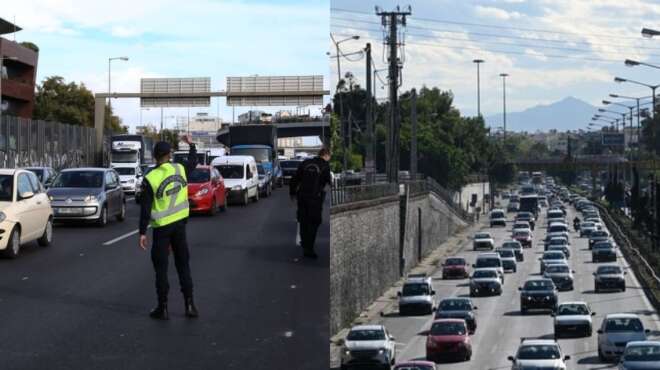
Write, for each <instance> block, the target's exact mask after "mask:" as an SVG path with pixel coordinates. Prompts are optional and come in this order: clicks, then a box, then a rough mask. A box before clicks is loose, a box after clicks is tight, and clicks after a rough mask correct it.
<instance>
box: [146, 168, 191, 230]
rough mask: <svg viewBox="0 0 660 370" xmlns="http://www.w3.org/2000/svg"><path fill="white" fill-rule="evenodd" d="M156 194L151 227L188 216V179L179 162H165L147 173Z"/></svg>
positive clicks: (152, 207) (167, 223) (161, 225)
mask: <svg viewBox="0 0 660 370" xmlns="http://www.w3.org/2000/svg"><path fill="white" fill-rule="evenodd" d="M146 179H147V181H149V185H150V186H151V190H152V191H153V194H154V201H153V203H152V204H151V222H150V223H151V227H153V228H157V227H163V226H165V225H169V224H171V223H173V222H176V221H179V220H182V219H184V218H186V217H188V214H189V213H190V209H189V206H188V180H187V179H186V171H185V170H184V168H183V166H182V165H181V164H179V163H164V164H162V165H160V166H158V167H156V168H154V169H152V170H151V171H149V173H148V174H147V175H146Z"/></svg>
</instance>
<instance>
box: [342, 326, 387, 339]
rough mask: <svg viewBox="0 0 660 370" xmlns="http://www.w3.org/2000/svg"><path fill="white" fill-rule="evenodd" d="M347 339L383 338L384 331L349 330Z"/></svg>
mask: <svg viewBox="0 0 660 370" xmlns="http://www.w3.org/2000/svg"><path fill="white" fill-rule="evenodd" d="M346 339H347V340H355V341H361V340H384V339H385V332H384V331H383V330H380V329H364V330H351V331H350V333H348V336H346Z"/></svg>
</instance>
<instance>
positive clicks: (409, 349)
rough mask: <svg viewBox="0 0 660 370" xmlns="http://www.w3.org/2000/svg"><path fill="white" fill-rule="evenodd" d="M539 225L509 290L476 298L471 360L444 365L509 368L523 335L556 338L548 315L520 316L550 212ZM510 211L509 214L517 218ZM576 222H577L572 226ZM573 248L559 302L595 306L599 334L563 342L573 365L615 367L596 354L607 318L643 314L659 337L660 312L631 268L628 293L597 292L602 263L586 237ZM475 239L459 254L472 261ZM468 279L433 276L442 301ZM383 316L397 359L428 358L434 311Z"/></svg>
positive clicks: (509, 277)
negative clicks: (571, 283) (569, 286)
mask: <svg viewBox="0 0 660 370" xmlns="http://www.w3.org/2000/svg"><path fill="white" fill-rule="evenodd" d="M567 209H570V210H569V212H568V215H567V220H572V219H573V218H574V217H575V213H574V209H573V208H572V207H570V206H569V207H567ZM542 214H543V216H542V217H541V218H540V221H539V222H537V225H542V226H539V227H537V228H536V230H535V231H534V247H533V248H531V249H525V252H524V254H525V261H524V262H522V263H519V264H518V272H517V273H507V274H506V277H505V281H504V292H503V294H502V295H501V296H499V297H497V296H494V297H483V298H473V302H474V304H475V305H476V306H477V307H478V310H477V311H476V316H477V325H478V326H477V331H476V333H475V334H474V335H473V336H472V338H471V339H472V350H473V355H472V359H471V360H470V361H469V362H459V363H447V364H440V365H439V368H440V369H452V370H454V369H456V370H460V369H480V370H481V369H509V368H510V367H511V362H510V361H508V360H507V356H509V355H515V352H516V350H517V348H518V345H519V343H520V338H521V337H538V338H549V339H551V338H553V321H552V317H551V316H550V315H549V314H548V313H538V314H537V313H531V314H529V315H525V316H523V315H521V314H520V298H519V297H520V295H519V294H520V293H519V291H518V287H519V286H521V285H522V284H523V282H524V281H525V280H526V279H527V278H528V277H530V276H538V275H539V261H538V257H539V256H540V254H541V253H542V250H543V247H542V244H541V243H540V241H541V239H542V238H544V237H545V212H542ZM513 216H514V215H513V214H511V213H510V214H509V218H510V219H512V218H513ZM571 226H572V225H571ZM484 230H489V231H491V233H492V235H493V236H494V239H495V241H496V245H497V246H499V245H501V242H502V241H503V240H505V239H508V238H509V236H510V233H511V225H510V224H509V225H508V226H507V227H506V228H502V227H499V228H493V229H490V228H484ZM571 238H572V239H571V241H572V251H571V258H570V264H571V266H572V268H573V269H574V270H575V271H576V274H574V277H575V289H574V290H573V291H568V292H560V293H559V302H565V301H574V300H583V301H586V302H588V303H589V304H590V305H591V308H592V310H593V311H595V312H596V313H597V314H596V316H595V317H593V326H594V334H593V335H592V337H591V338H575V339H560V340H559V344H560V346H561V348H562V350H563V351H564V353H565V354H567V355H570V356H571V360H569V362H568V368H569V369H615V368H616V366H615V365H614V364H606V363H601V362H600V361H599V360H598V355H597V334H596V329H598V327H599V326H600V324H601V321H602V319H603V317H604V316H605V315H606V314H608V313H616V312H629V313H636V314H638V315H639V316H640V317H641V319H642V321H643V322H644V325H645V327H646V328H648V329H650V330H651V334H650V338H656V339H657V338H659V337H660V320H659V319H658V314H657V312H655V311H654V310H653V308H652V307H651V305H650V304H649V303H648V301H647V299H646V297H645V296H644V292H643V291H642V289H641V288H640V284H639V282H638V281H637V280H636V278H635V276H634V274H633V272H632V270H631V269H628V270H627V271H628V274H627V275H626V286H627V289H626V291H625V292H616V293H599V294H596V293H594V278H593V276H592V272H594V271H595V270H596V266H597V264H593V263H592V262H591V254H590V252H589V250H588V242H587V239H586V238H579V235H577V234H575V233H572V234H571ZM471 248H472V245H471V241H466V242H465V248H463V250H462V252H461V253H460V255H461V256H464V257H466V258H467V260H468V262H469V263H474V260H475V258H476V256H477V254H478V253H479V252H474V251H472V249H471ZM619 263H620V264H621V265H622V266H624V267H627V266H628V264H627V263H626V261H625V260H624V259H623V258H622V257H621V256H619ZM467 283H468V280H467V279H465V280H442V279H441V271H440V270H438V271H436V273H435V274H434V275H433V284H434V288H435V291H436V297H437V299H442V298H446V297H453V296H462V297H468V296H469V287H468V284H467ZM386 316H387V317H385V318H383V319H381V323H382V324H384V325H385V326H386V327H387V329H388V330H389V331H390V332H391V333H392V334H393V335H394V336H395V338H396V341H397V342H398V347H397V361H398V362H402V361H404V360H411V359H424V358H425V353H426V352H425V342H426V337H425V336H424V335H423V332H424V331H425V330H428V329H429V328H430V325H431V322H432V318H431V315H426V316H417V317H400V316H398V314H397V312H396V310H395V312H394V313H393V314H391V315H386Z"/></svg>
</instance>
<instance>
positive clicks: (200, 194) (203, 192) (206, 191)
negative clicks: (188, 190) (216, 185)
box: [195, 188, 209, 197]
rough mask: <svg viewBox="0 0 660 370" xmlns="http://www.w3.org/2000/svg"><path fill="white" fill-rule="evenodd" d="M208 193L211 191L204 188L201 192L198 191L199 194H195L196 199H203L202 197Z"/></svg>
mask: <svg viewBox="0 0 660 370" xmlns="http://www.w3.org/2000/svg"><path fill="white" fill-rule="evenodd" d="M208 193H209V189H208V188H203V189H201V190H200V191H198V192H197V194H195V196H196V197H201V196H202V195H206V194H208Z"/></svg>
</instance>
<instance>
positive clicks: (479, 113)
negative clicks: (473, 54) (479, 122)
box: [472, 59, 484, 117]
mask: <svg viewBox="0 0 660 370" xmlns="http://www.w3.org/2000/svg"><path fill="white" fill-rule="evenodd" d="M483 62H484V60H483V59H474V60H473V61H472V63H474V64H476V65H477V116H478V117H481V86H480V85H481V83H480V76H479V64H481V63H483Z"/></svg>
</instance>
